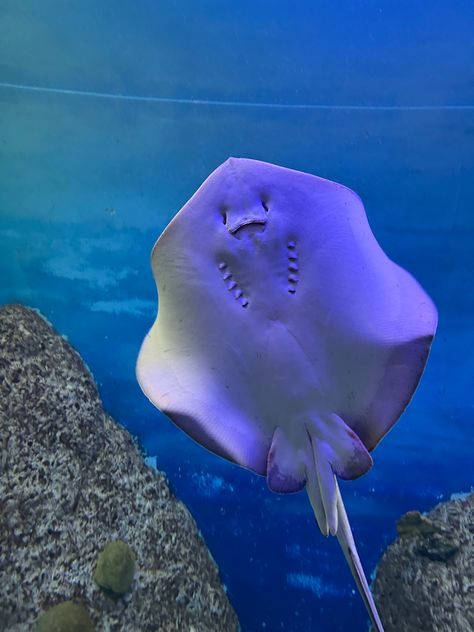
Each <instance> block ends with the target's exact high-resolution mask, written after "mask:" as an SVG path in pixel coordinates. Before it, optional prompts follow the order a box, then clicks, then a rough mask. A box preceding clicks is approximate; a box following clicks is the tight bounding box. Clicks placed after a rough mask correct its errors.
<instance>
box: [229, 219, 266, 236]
mask: <svg viewBox="0 0 474 632" xmlns="http://www.w3.org/2000/svg"><path fill="white" fill-rule="evenodd" d="M266 223H267V220H266V219H264V220H262V219H252V218H248V219H244V220H241V221H239V222H237V223H235V224H233V225H232V226H227V230H228V231H229V233H230V234H231V235H235V234H236V233H238V232H239V231H242V229H243V228H245V227H247V226H250V227H254V228H257V229H258V228H261V229H264V228H265V225H266ZM242 232H243V231H242Z"/></svg>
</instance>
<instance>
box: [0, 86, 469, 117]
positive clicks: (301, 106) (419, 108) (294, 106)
mask: <svg viewBox="0 0 474 632" xmlns="http://www.w3.org/2000/svg"><path fill="white" fill-rule="evenodd" d="M0 88H8V89H12V90H26V91H28V92H45V93H51V94H65V95H71V96H80V97H95V98H98V99H117V100H121V101H141V102H145V103H176V104H183V105H210V106H218V107H242V108H267V109H278V110H368V111H382V112H384V111H387V112H391V111H407V112H424V111H430V110H461V111H464V110H474V105H338V104H334V105H331V104H329V103H265V102H253V101H217V100H213V99H179V98H174V97H152V96H140V95H135V94H120V93H118V94H117V93H115V94H114V93H113V92H92V91H89V90H74V89H72V88H71V89H68V88H48V87H45V86H32V85H26V84H19V83H8V82H6V81H0Z"/></svg>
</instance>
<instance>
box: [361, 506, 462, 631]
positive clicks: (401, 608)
mask: <svg viewBox="0 0 474 632" xmlns="http://www.w3.org/2000/svg"><path fill="white" fill-rule="evenodd" d="M397 531H398V534H399V536H398V538H397V539H396V540H395V542H394V543H393V544H391V545H390V546H389V547H388V549H387V551H386V552H385V553H384V555H383V557H382V559H381V561H380V564H379V566H378V568H377V573H376V578H375V581H374V584H373V590H374V596H375V601H376V602H377V605H378V607H379V610H380V616H381V619H382V622H383V623H384V627H385V632H400V631H401V630H403V632H470V631H471V630H474V494H470V495H467V496H465V497H464V498H458V499H455V500H450V501H447V502H444V503H441V504H440V505H438V506H437V507H435V508H434V509H433V510H432V511H431V512H430V513H428V514H427V515H422V514H420V513H419V512H417V511H410V512H409V513H407V514H405V515H404V516H402V518H401V519H400V520H399V522H398V524H397Z"/></svg>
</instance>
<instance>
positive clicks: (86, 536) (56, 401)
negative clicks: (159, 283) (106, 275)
mask: <svg viewBox="0 0 474 632" xmlns="http://www.w3.org/2000/svg"><path fill="white" fill-rule="evenodd" d="M116 540H122V541H123V542H125V543H127V544H128V545H129V546H130V548H131V550H132V551H133V553H134V555H135V557H136V566H135V573H134V577H133V583H132V587H131V590H130V592H129V593H127V594H126V595H124V596H123V597H120V598H116V599H112V598H111V597H110V595H108V594H107V593H106V591H104V590H102V589H101V588H100V587H99V586H98V585H97V584H96V583H95V582H94V579H93V576H94V571H95V568H96V563H97V558H98V555H99V553H100V551H101V550H102V549H103V548H104V546H105V545H106V544H107V543H108V542H111V541H116ZM67 600H71V601H73V602H74V603H77V604H78V605H80V606H82V607H84V608H85V610H86V612H87V613H88V614H89V616H90V618H91V620H92V622H93V625H94V628H95V630H96V631H105V630H107V631H111V632H114V631H117V632H119V631H120V632H121V631H124V632H125V631H126V632H139V631H140V632H174V631H176V632H213V631H215V632H227V631H228V632H235V631H236V630H237V629H238V622H237V618H236V615H235V613H234V611H233V609H232V607H231V606H230V604H229V601H228V599H227V597H226V594H225V591H224V589H223V586H222V584H221V582H220V580H219V575H218V570H217V568H216V564H215V563H214V561H213V559H212V558H211V556H210V554H209V551H208V549H207V547H206V545H205V543H204V541H203V539H202V537H201V536H200V534H199V532H198V529H197V527H196V524H195V523H194V521H193V519H192V517H191V515H190V514H189V512H188V510H187V509H186V507H185V506H184V505H183V504H182V503H181V502H180V501H179V500H177V499H176V498H175V497H174V496H173V494H172V493H171V492H170V489H169V487H168V484H167V481H166V478H165V476H164V475H163V474H162V473H160V472H157V471H155V470H152V469H151V468H149V467H147V466H146V465H145V463H144V460H143V457H142V455H141V454H140V451H139V449H138V448H137V445H136V444H135V443H134V441H133V439H132V437H131V436H130V434H129V433H128V432H127V431H126V430H125V429H124V428H122V427H121V426H119V425H118V424H117V423H116V422H114V420H113V419H111V417H110V416H109V415H107V413H106V412H104V410H103V408H102V405H101V402H100V399H99V396H98V393H97V389H96V386H95V383H94V380H93V379H92V377H91V375H90V373H89V371H88V370H87V368H86V367H85V365H84V363H83V362H82V360H81V358H80V357H79V355H78V354H77V353H76V352H75V351H74V350H73V349H72V348H71V347H70V345H69V344H68V343H67V342H66V341H65V340H64V339H63V338H62V337H61V336H59V335H57V334H56V333H55V332H54V331H53V329H52V328H51V327H50V325H49V324H48V323H47V322H46V321H45V320H44V319H43V318H42V317H40V316H39V315H38V314H37V313H36V312H34V311H32V310H30V309H26V308H24V307H21V306H18V305H9V306H6V307H3V308H0V631H8V632H27V631H30V630H31V629H32V626H33V624H34V622H35V621H36V620H37V619H38V616H39V615H40V614H41V613H42V612H44V611H45V610H47V609H48V608H50V607H52V606H55V605H57V604H59V603H61V602H64V601H67Z"/></svg>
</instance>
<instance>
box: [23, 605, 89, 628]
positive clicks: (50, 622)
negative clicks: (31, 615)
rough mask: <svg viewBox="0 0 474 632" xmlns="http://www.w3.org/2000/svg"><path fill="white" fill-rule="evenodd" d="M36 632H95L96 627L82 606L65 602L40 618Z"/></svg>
mask: <svg viewBox="0 0 474 632" xmlns="http://www.w3.org/2000/svg"><path fill="white" fill-rule="evenodd" d="M34 632H94V626H93V625H92V621H91V619H90V617H89V615H88V614H87V612H86V610H85V609H84V608H83V607H82V606H80V605H78V604H77V603H73V602H72V601H63V603H60V604H58V605H57V606H53V607H52V608H49V610H46V612H44V613H43V614H42V615H41V616H40V617H39V618H38V621H37V622H36V625H35V628H34Z"/></svg>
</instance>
